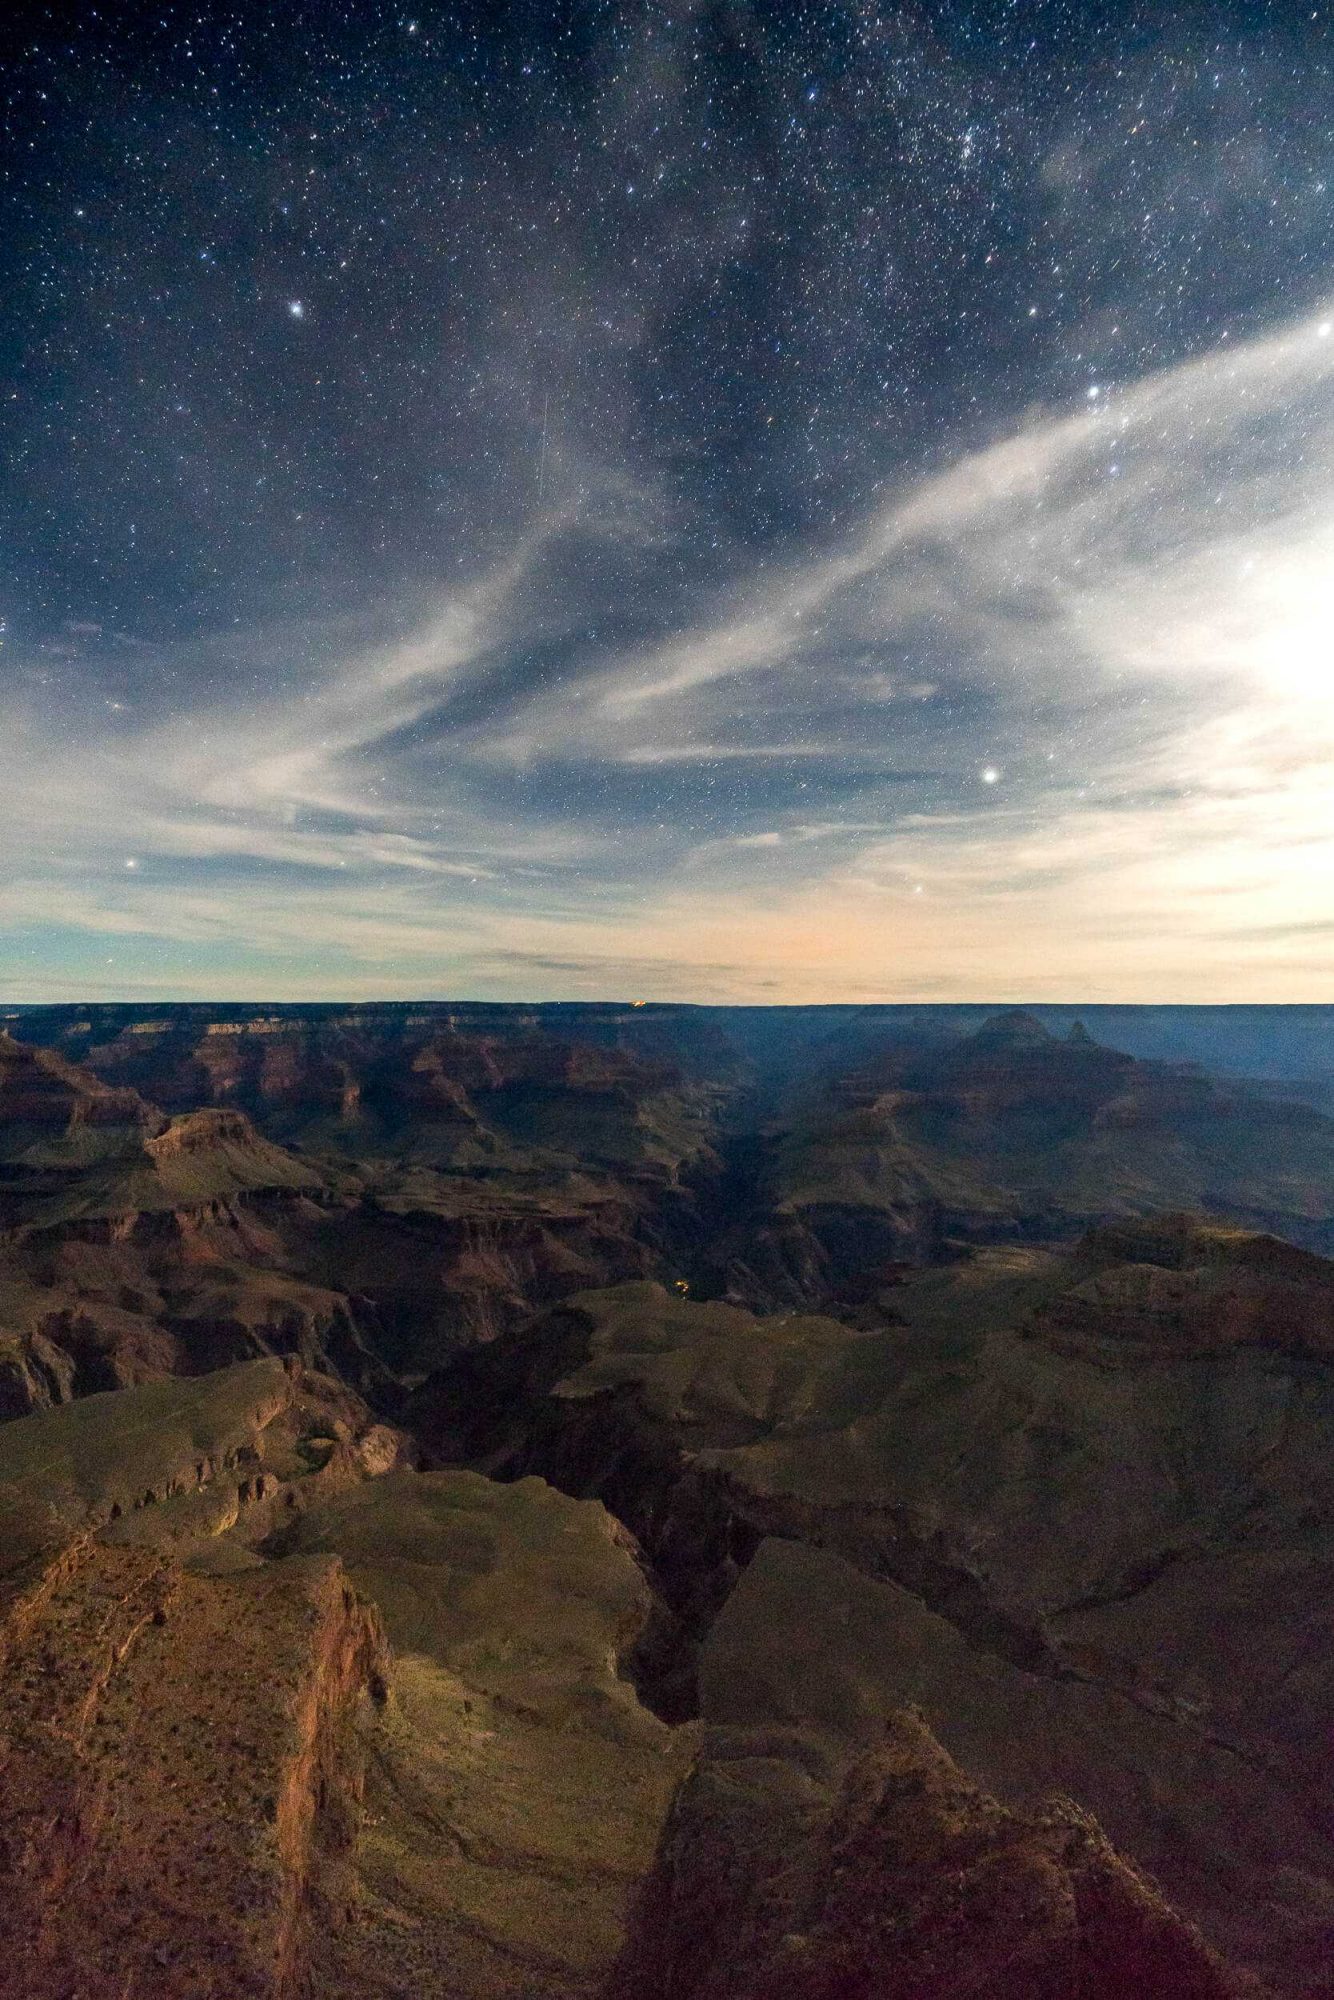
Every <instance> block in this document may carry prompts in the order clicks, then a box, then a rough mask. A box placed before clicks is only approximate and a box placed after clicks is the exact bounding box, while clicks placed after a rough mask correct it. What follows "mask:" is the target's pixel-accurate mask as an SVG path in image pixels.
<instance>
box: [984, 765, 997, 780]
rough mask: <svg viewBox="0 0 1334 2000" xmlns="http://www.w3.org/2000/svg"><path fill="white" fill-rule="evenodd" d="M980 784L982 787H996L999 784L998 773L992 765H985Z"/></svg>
mask: <svg viewBox="0 0 1334 2000" xmlns="http://www.w3.org/2000/svg"><path fill="white" fill-rule="evenodd" d="M982 783H983V784H984V785H996V784H999V783H1000V772H999V771H998V770H997V769H996V766H995V765H994V764H988V765H987V768H986V770H985V771H984V772H983V773H982Z"/></svg>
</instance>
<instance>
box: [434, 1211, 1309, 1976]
mask: <svg viewBox="0 0 1334 2000" xmlns="http://www.w3.org/2000/svg"><path fill="white" fill-rule="evenodd" d="M1332 1286H1334V1266H1331V1265H1330V1264H1329V1263H1328V1262H1326V1261H1325V1260H1323V1259H1320V1258H1317V1257H1314V1256H1312V1255H1310V1254H1309V1253H1306V1252H1302V1251H1299V1250H1297V1249H1295V1248H1294V1247H1292V1246H1289V1245H1284V1244H1282V1243H1279V1242H1277V1241H1275V1240H1274V1239H1271V1238H1265V1237H1256V1236H1254V1235H1247V1234H1246V1233H1245V1232H1239V1231H1237V1230H1234V1229H1228V1228H1226V1227H1223V1226H1220V1225H1209V1224H1203V1223H1200V1222H1198V1221H1193V1220H1191V1219H1189V1218H1180V1217H1178V1218H1169V1219H1167V1220H1165V1221H1162V1222H1160V1223H1157V1224H1151V1225H1149V1224H1146V1225H1139V1226H1134V1227H1131V1226H1128V1225H1127V1226H1124V1227H1118V1228H1116V1229H1113V1230H1109V1231H1106V1232H1102V1233H1096V1234H1095V1235H1093V1236H1092V1237H1090V1238H1089V1239H1087V1240H1086V1241H1085V1242H1084V1243H1083V1244H1082V1245H1080V1246H1079V1247H1078V1249H1077V1250H1076V1251H1074V1252H1073V1253H1068V1254H1066V1255H1064V1256H1055V1255H1053V1254H1052V1253H1049V1252H1040V1251H1027V1252H1018V1251H1008V1252H989V1253H985V1254H984V1255H981V1256H979V1257H978V1258H976V1259H974V1260H972V1261H971V1262H968V1263H965V1264H963V1265H960V1266H955V1267H952V1268H948V1269H945V1270H941V1271H937V1272H927V1273H923V1274H921V1275H920V1276H919V1277H917V1278H915V1279H912V1280H910V1281H909V1282H907V1283H905V1284H903V1285H901V1286H900V1287H898V1288H897V1290H896V1292H895V1293H894V1296H895V1298H896V1299H897V1300H898V1302H899V1309H900V1321H901V1323H900V1324H899V1325H898V1326H897V1327H895V1328H891V1329H889V1330H887V1331H883V1332H881V1333H874V1332H858V1331H856V1330H855V1329H853V1328H851V1327H848V1326H846V1325H840V1324H839V1323H838V1322H834V1321H829V1320H824V1321H820V1320H812V1319H809V1318H802V1317H800V1316H781V1315H780V1316H776V1317H773V1318H770V1319H756V1318H753V1317H752V1316H750V1315H748V1314H745V1313H743V1312H741V1311H739V1310H737V1309H735V1308H729V1307H724V1306H718V1305H703V1306H696V1305H692V1304H691V1303H689V1302H685V1301H682V1300H680V1299H676V1298H672V1297H670V1296H669V1295H668V1294H666V1293H665V1292H663V1291H662V1290H661V1289H660V1288H658V1287H653V1286H635V1287H620V1288H617V1289H615V1290H613V1291H611V1292H604V1293H599V1294H594V1295H591V1296H589V1297H585V1298H582V1299H576V1300H573V1301H570V1302H569V1303H568V1304H567V1305H566V1307H564V1308H563V1309H562V1310H561V1311H560V1312H559V1313H557V1314H554V1315H551V1316H549V1317H548V1319H547V1320H546V1321H545V1322H543V1323H541V1324H540V1325H538V1326H535V1327H534V1328H533V1329H531V1330H530V1331H529V1332H528V1333H527V1334H526V1335H523V1336H516V1337H511V1338H509V1339H507V1340H506V1341H504V1342H501V1343H498V1344H497V1345H496V1346H495V1347H493V1348H491V1349H489V1350H488V1351H486V1352H485V1353H480V1354H477V1355H475V1356H472V1357H462V1358H461V1360H460V1362H459V1364H458V1367H457V1369H456V1371H455V1372H454V1373H453V1374H452V1375H447V1376H445V1377H444V1378H442V1379H441V1380H440V1381H439V1382H437V1383H436V1384H435V1385H434V1386H433V1388H432V1391H431V1392H430V1394H429V1395H424V1396H423V1398H422V1399H421V1403H420V1406H419V1421H420V1423H421V1426H422V1430H423V1435H425V1436H426V1437H427V1438H428V1440H430V1439H431V1438H432V1437H434V1438H436V1439H437V1440H438V1442H439V1445H440V1447H441V1448H445V1449H450V1450H456V1451H457V1450H460V1449H462V1450H465V1451H470V1452H471V1453H472V1454H473V1456H474V1458H475V1461H476V1462H477V1463H478V1464H480V1465H483V1466H485V1467H487V1468H488V1469H490V1470H492V1471H495V1472H499V1473H502V1474H506V1473H512V1472H517V1471H525V1472H532V1471H536V1472H540V1473H543V1474H544V1475H545V1476H547V1477H549V1478H551V1479H553V1480H554V1481H555V1482H556V1483H558V1484H560V1485H561V1486H563V1487H564V1488H566V1489H567V1490H569V1491H571V1492H577V1493H587V1494H593V1495H597V1496H599V1497H601V1498H603V1499H604V1500H605V1501H606V1502H607V1504H608V1505H611V1506H613V1507H614V1508H615V1509H616V1511H617V1512H619V1513H621V1514H622V1516H623V1518H625V1519H626V1520H627V1521H628V1522H629V1524H630V1525H631V1526H632V1527H633V1529H634V1530H635V1532H636V1534H637V1535H638V1536H639V1537H640V1539H641V1541H642V1542H643V1545H644V1547H645V1549H646V1551H647V1553H648V1555H649V1556H650V1558H651V1560H652V1562H653V1563H654V1565H655V1569H656V1572H657V1574H658V1576H659V1578H660V1581H661V1584H662V1587H663V1588H664V1590H665V1591H666V1593H667V1595H668V1596H669V1598H670V1599H671V1600H672V1601H673V1603H674V1604H675V1605H676V1607H677V1609H678V1610H679V1611H680V1613H681V1614H682V1615H683V1616H684V1617H685V1618H686V1620H687V1621H688V1623H689V1624H690V1625H691V1626H692V1628H693V1629H694V1630H695V1631H696V1632H704V1631H705V1630H707V1628H708V1624H709V1620H710V1618H711V1617H712V1616H713V1614H714V1613H715V1611H716V1609H717V1607H718V1605H719V1604H720V1603H721V1602H722V1601H723V1600H724V1599H726V1600H727V1603H728V1614H725V1615H730V1611H731V1605H732V1603H733V1602H734V1601H735V1600H734V1599H732V1598H728V1596H727V1593H728V1592H729V1590H731V1589H732V1588H733V1586H734V1584H735V1580H736V1578H737V1576H738V1575H739V1574H742V1573H744V1575H745V1576H746V1577H748V1576H749V1573H750V1572H749V1570H748V1569H747V1568H746V1565H747V1564H748V1562H749V1561H750V1559H751V1557H752V1554H753V1552H754V1550H755V1548H756V1546H757V1545H758V1544H759V1543H760V1542H761V1541H762V1540H763V1538H765V1537H766V1536H768V1537H772V1536H782V1537H784V1538H787V1540H789V1541H790V1542H792V1543H806V1544H809V1545H811V1546H813V1547H817V1548H823V1549H828V1550H831V1551H837V1552H839V1553H840V1554H841V1555H842V1556H843V1557H845V1558H846V1560H847V1561H848V1562H849V1563H850V1564H852V1565H853V1566H854V1570H855V1573H856V1574H857V1575H859V1576H860V1577H861V1578H862V1579H863V1580H864V1581H865V1582H866V1586H867V1589H868V1590H869V1588H870V1581H871V1580H872V1579H874V1580H876V1581H877V1582H878V1583H879V1585H880V1586H881V1587H882V1588H883V1589H884V1590H892V1591H893V1593H894V1595H893V1598H892V1616H891V1615H890V1613H889V1612H886V1614H885V1619H886V1622H885V1629H884V1632H883V1634H881V1635H880V1636H878V1638H877V1641H876V1647H877V1657H878V1658H880V1659H881V1660H882V1661H883V1662H884V1663H885V1665H884V1672H885V1674H886V1675H888V1678H886V1679H884V1680H883V1688H884V1697H885V1700H886V1702H888V1703H889V1705H891V1706H894V1705H900V1704H902V1703H903V1702H905V1701H915V1702H918V1703H920V1705H921V1706H922V1708H923V1710H924V1712H925V1713H926V1715H927V1718H928V1721H929V1722H930V1724H931V1726H932V1728H933V1729H935V1730H936V1731H937V1733H938V1734H939V1735H940V1736H941V1739H942V1741H943V1743H944V1745H945V1748H946V1749H947V1750H948V1751H950V1752H951V1753H952V1754H955V1755H958V1756H959V1757H960V1758H961V1761H962V1762H963V1763H964V1765H965V1766H966V1768H967V1769H968V1770H969V1771H970V1772H971V1773H972V1774H973V1775H975V1776H976V1777H977V1778H978V1780H979V1781H980V1782H981V1783H983V1784H984V1785H985V1786H986V1787H987V1788H988V1789H989V1790H992V1791H995V1792H996V1793H997V1794H998V1796H999V1797H1000V1798H1001V1799H1002V1800H1003V1801H1004V1802H1005V1803H1006V1804H1007V1805H1026V1804H1028V1803H1031V1802H1032V1793H1031V1789H1030V1788H1031V1786H1032V1784H1033V1783H1034V1782H1036V1781H1041V1783H1040V1790H1041V1788H1046V1789H1055V1790H1060V1791H1064V1792H1068V1793H1070V1794H1071V1795H1073V1796H1074V1797H1076V1798H1078V1799H1079V1800H1080V1802H1081V1804H1083V1805H1085V1806H1087V1807H1088V1808H1089V1809H1090V1810H1092V1811H1093V1812H1095V1813H1096V1814H1097V1816H1098V1818H1099V1819H1100V1821H1101V1822H1102V1823H1103V1825H1104V1826H1105V1828H1106V1830H1107V1832H1108V1834H1109V1836H1110V1838H1111V1839H1112V1840H1113V1841H1114V1842H1116V1844H1117V1845H1118V1847H1120V1848H1121V1849H1122V1850H1124V1851H1125V1852H1127V1853H1128V1854H1130V1855H1131V1856H1133V1857H1134V1859H1135V1860H1136V1861H1137V1862H1139V1863H1141V1864H1142V1865H1144V1866H1146V1867H1148V1868H1149V1869H1150V1870H1151V1871H1152V1873H1153V1875H1154V1876H1155V1877H1156V1878H1157V1879H1158V1880H1159V1881H1160V1882H1162V1884H1163V1886H1164V1889H1165V1890H1166V1892H1167V1894H1168V1895H1169V1896H1170V1898H1171V1899H1172V1901H1173V1902H1174V1903H1176V1904H1177V1905H1178V1906H1180V1907H1181V1908H1183V1909H1184V1910H1185V1911H1186V1912H1187V1913H1188V1914H1189V1915H1190V1916H1192V1917H1193V1918H1194V1919H1195V1920H1196V1921H1197V1922H1198V1923H1199V1924H1200V1925H1201V1927H1202V1929H1203V1930H1204V1932H1205V1934H1206V1935H1207V1936H1209V1937H1210V1939H1211V1940H1212V1941H1214V1942H1215V1943H1217V1944H1218V1945H1220V1946H1221V1947H1223V1948H1225V1949H1226V1950H1227V1951H1229V1952H1230V1953H1231V1954H1232V1955H1233V1956H1235V1957H1236V1958H1238V1959H1239V1960H1240V1961H1241V1962H1243V1963H1247V1962H1248V1963H1251V1964H1253V1965H1254V1966H1256V1967H1257V1968H1258V1969H1260V1970H1262V1971H1263V1972H1264V1973H1265V1975H1266V1976H1267V1977H1270V1978H1272V1979H1273V1981H1274V1982H1275V1984H1277V1985H1279V1986H1281V1987H1282V1988H1283V1989H1284V1990H1287V1991H1294V1992H1304V1991H1306V1990H1307V1988H1308V1987H1309V1983H1310V1980H1311V1978H1312V1977H1313V1976H1314V1972H1315V1969H1316V1968H1317V1967H1319V1966H1320V1965H1322V1964H1323V1963H1325V1962H1326V1960H1327V1959H1328V1957H1329V1955H1330V1954H1331V1952H1334V1929H1331V1918H1330V1914H1329V1912H1330V1909H1331V1907H1334V1845H1331V1838H1330V1833H1329V1830H1328V1828H1327V1825H1326V1820H1325V1816H1324V1811H1323V1805H1322V1800H1323V1798H1324V1796H1325V1791H1326V1788H1327V1786H1328V1784H1329V1782H1330V1780H1331V1777H1334V1771H1331V1768H1330V1764H1329V1746H1328V1743H1327V1740H1326V1734H1325V1720H1324V1719H1325V1718H1326V1716H1327V1715H1328V1713H1329V1710H1330V1707H1331V1704H1334V1681H1332V1680H1331V1673H1332V1672H1334V1669H1331V1666H1330V1661H1331V1660H1332V1659H1334V1645H1332V1644H1331V1641H1334V1625H1331V1615H1332V1614H1331V1611H1330V1607H1329V1601H1328V1593H1327V1591H1326V1589H1325V1580H1326V1579H1327V1577H1328V1576H1329V1575H1330V1574H1331V1573H1334V1540H1332V1539H1331V1535H1332V1532H1334V1531H1332V1530H1331V1526H1330V1523H1331V1522H1334V1362H1332V1361H1331V1359H1330V1356H1331V1352H1332V1350H1331V1348H1330V1307H1331V1299H1332V1298H1334V1290H1332V1289H1331V1288H1332ZM433 1424H434V1425H435V1427H436V1428H435V1430H434V1432H433V1431H432V1425H433ZM868 1601H869V1600H868ZM885 1602H886V1603H889V1602H890V1600H888V1599H886V1600H885ZM849 1603H851V1599H849ZM784 1615H785V1616H788V1617H790V1618H792V1619H793V1620H795V1621H796V1622H797V1623H798V1625H801V1626H803V1628H804V1629H805V1630H806V1631H808V1632H809V1635H810V1643H811V1645H812V1647H813V1648H815V1650H816V1652H818V1650H819V1648H820V1647H821V1646H822V1645H823V1644H824V1643H825V1638H826V1636H827V1632H828V1629H829V1624H830V1618H831V1617H833V1615H834V1614H833V1613H830V1614H829V1616H828V1617H827V1616H825V1615H824V1614H823V1613H820V1612H818V1611H817V1610H815V1609H813V1608H812V1607H811V1606H810V1605H808V1606H807V1607H806V1609H805V1610H803V1608H802V1604H801V1599H800V1593H798V1592H794V1594H793V1596H792V1600H791V1602H790V1604H789V1605H788V1607H787V1610H786V1612H785V1614H784ZM837 1615H838V1616H839V1617H842V1618H846V1617H849V1616H852V1615H854V1613H853V1612H852V1611H850V1610H849V1609H848V1608H847V1607H846V1606H845V1607H844V1608H843V1609H842V1610H840V1611H839V1612H838V1614H837ZM813 1691H814V1685H813V1684H812V1689H811V1692H812V1693H813ZM1040 1790H1039V1795H1040ZM1303 1982H1305V1983H1303Z"/></svg>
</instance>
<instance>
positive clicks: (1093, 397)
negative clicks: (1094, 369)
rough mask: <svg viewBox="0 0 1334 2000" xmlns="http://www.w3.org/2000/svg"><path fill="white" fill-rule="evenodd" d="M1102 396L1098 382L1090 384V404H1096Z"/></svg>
mask: <svg viewBox="0 0 1334 2000" xmlns="http://www.w3.org/2000/svg"><path fill="white" fill-rule="evenodd" d="M1101 394H1102V390H1101V389H1100V388H1099V387H1098V384H1097V383H1096V382H1090V383H1089V388H1088V398H1089V401H1090V403H1096V402H1097V400H1098V398H1099V396H1100V395H1101Z"/></svg>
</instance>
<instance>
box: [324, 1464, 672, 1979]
mask: <svg viewBox="0 0 1334 2000" xmlns="http://www.w3.org/2000/svg"><path fill="white" fill-rule="evenodd" d="M296 1546H297V1547H299V1548H300V1549H302V1550H307V1549H310V1550H337V1551H338V1552H339V1553H340V1554H341V1555H342V1558H343V1560H344V1561H345V1563H346V1564H347V1567H348V1570H349V1572H350V1574H351V1576H352V1578H353V1580H354V1582H355V1584H356V1586H357V1588H358V1589H359V1590H360V1591H361V1592H362V1593H363V1594H364V1595H365V1596H366V1597H367V1598H368V1599H369V1600H371V1601H372V1602H374V1603H375V1604H376V1605H378V1606H379V1608H380V1611H381V1612H382V1614H383V1617H384V1620H385V1625H386V1628H387V1630H388V1633H389V1636H390V1640H391V1642H392V1645H393V1648H394V1653H395V1665H394V1669H393V1680H392V1684H393V1689H394V1699H393V1702H392V1704H391V1706H390V1707H389V1708H388V1709H386V1710H385V1711H384V1713H383V1714H382V1715H381V1716H380V1717H379V1718H377V1719H376V1720H375V1722H374V1723H373V1726H372V1727H371V1730H370V1733H369V1735H368V1738H367V1742H368V1748H369V1752H370V1773H369V1778H368V1789H367V1813H368V1817H367V1819H366V1821H365V1822H364V1823H363V1827H362V1831H361V1837H360V1841H359V1844H358V1847H357V1851H356V1856H355V1867H356V1874H357V1880H358V1883H359V1888H358V1892H357V1900H356V1906H355V1907H356V1921H355V1923H354V1925H353V1926H352V1927H351V1928H350V1929H349V1930H347V1931H346V1932H342V1933H339V1934H338V1935H337V1936H336V1937H333V1938H331V1939H330V1941H329V1948H328V1950H327V1952H325V1953H324V1954H323V1955H322V1956H321V1957H320V1960H319V1965H320V1975H319V1976H320V1985H321V1990H322V1991H325V1992H328V1993H330V1994H348V1995H353V1994H355V1995H370V1994H376V1995H378V1994H389V1993H394V1994H398V1993H404V1994H416V1993H423V1992H434V1991H442V1992H443V1991H448V1992H449V1993H450V1994H451V1995H453V1996H455V2000H501V1996H505V2000H528V1996H536V1995H539V1994H540V1995H542V1996H544V2000H576V1996H578V1997H579V2000H585V1996H592V1995H594V1994H595V1993H597V1992H598V1991H599V1990H600V1988H601V1985H602V1982H603V1979H604V1978H605V1976H606V1973H607V1969H608V1967H609V1966H610V1964H611V1963H612V1961H613V1960H614V1958H615V1956H616V1953H617V1951H618V1949H619V1948H620V1946H621V1943H622V1941H623V1938H624V1933H625V1924H626V1918H627V1913H628V1909H629V1905H630V1902H631V1899H632V1897H633V1895H634V1892H635V1890H636V1888H637V1886H638V1884H639V1883H640V1881H641V1880H642V1878H643V1876H644V1875H645V1873H646V1871H647V1870H648V1868H649V1866H650V1864H651V1862H652V1858H653V1853H654V1847H655V1844H656V1841H657V1838H658V1834H659V1831H660V1829H661V1826H662V1823H663V1819H664V1816H665V1814H666V1811H667V1807H668V1804H669V1802H670V1798H671V1795H672V1791H673V1789H674V1786H675V1784H676V1782H677V1780H678V1779H679V1776H680V1774H681V1769H682V1763H683V1756H684V1752H685V1748H686V1745H685V1743H684V1742H683V1741H680V1740H678V1738H677V1736H676V1735H675V1733H674V1732H673V1731H672V1730H670V1729H669V1728H668V1727H667V1726H666V1725H665V1724H664V1723H662V1722H661V1721H659V1720H658V1718H657V1717H656V1716H654V1715H653V1714H651V1713H650V1712H649V1711H648V1710H647V1709H646V1708H644V1707H643V1706H642V1705H641V1703H640V1701H639V1699H638V1698H637V1696H636V1694H635V1691H634V1688H633V1687H632V1686H631V1685H630V1683H629V1681H628V1680H627V1679H625V1678H624V1671H625V1665H626V1663H627V1662H628V1661H629V1660H630V1658H631V1656H632V1654H633V1652H634V1649H635V1647H636V1645H637V1643H638V1642H639V1641H641V1640H642V1638H643V1637H644V1635H645V1633H646V1631H647V1630H648V1628H649V1626H650V1623H651V1621H652V1619H653V1617H654V1603H653V1598H652V1594H651V1592H650V1590H649V1588H648V1586H647V1584H646V1582H645V1580H644V1577H643V1575H642V1573H641V1571H640V1569H639V1567H638V1565H637V1563H636V1561H635V1557H634V1553H633V1549H632V1547H631V1545H630V1543H629V1541H628V1538H627V1537H626V1536H625V1534H624V1532H623V1531H622V1530H620V1529H619V1528H618V1527H617V1526H616V1524H615V1523H614V1522H613V1521H612V1520H611V1518H610V1517H609V1516H608V1515H607V1514H606V1513H605V1512H604V1510H603V1509H602V1508H601V1507H600V1506H598V1505H596V1504H595V1503H592V1502H587V1501H574V1500H570V1499H567V1498H566V1497H565V1496H564V1495H563V1494H559V1493H556V1492H554V1491H553V1490H552V1489H551V1488H550V1487H549V1486H546V1485H545V1484H543V1482H542V1481H540V1480H536V1479H528V1480H523V1481H520V1482H519V1484H517V1485H514V1486H498V1485H495V1484H494V1483H492V1482H491V1481H488V1480H485V1479H480V1478H478V1477H477V1476H476V1475H474V1474H471V1473H466V1472H441V1473H429V1474H418V1475H412V1474H406V1475H402V1476H399V1477H395V1478H390V1479H386V1480H380V1481H377V1482H375V1484H374V1485H372V1486H367V1487H364V1488H362V1489H360V1490H358V1491H349V1492H347V1493H346V1494H344V1495H343V1496H341V1497H340V1498H339V1499H338V1500H337V1501H336V1502H335V1503H333V1504H332V1505H331V1506H330V1507H328V1508H326V1509H324V1510H322V1511H320V1512H316V1513H312V1514H310V1515H308V1516H306V1517H305V1518H304V1519H303V1520H302V1522H301V1524H300V1530H299V1538H298V1541H297V1544H296Z"/></svg>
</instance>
